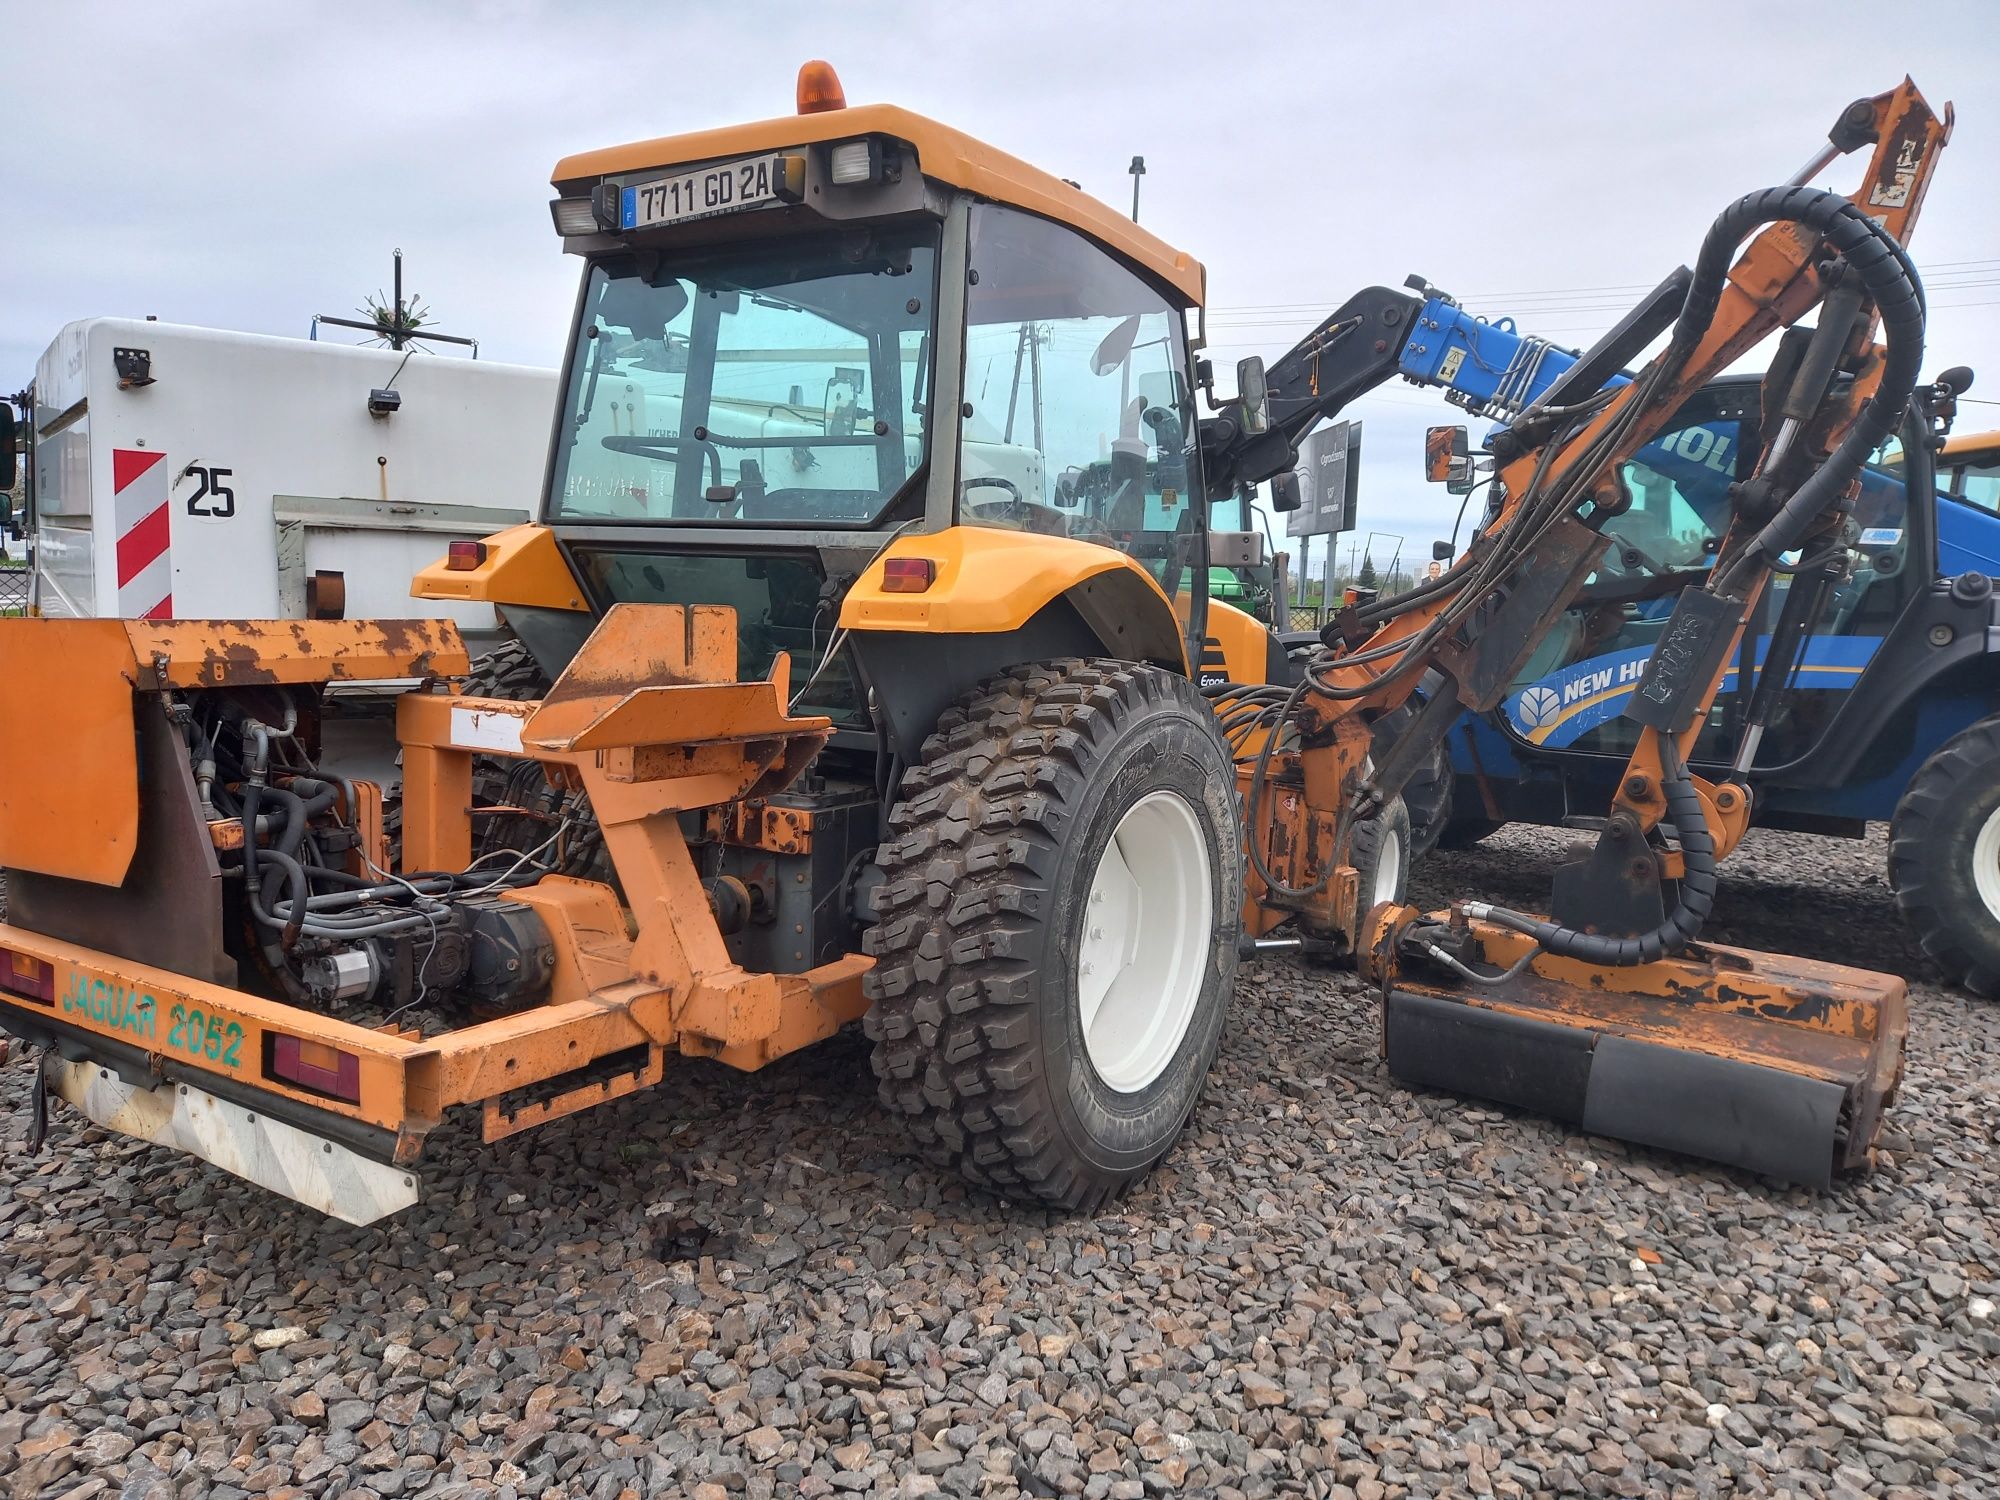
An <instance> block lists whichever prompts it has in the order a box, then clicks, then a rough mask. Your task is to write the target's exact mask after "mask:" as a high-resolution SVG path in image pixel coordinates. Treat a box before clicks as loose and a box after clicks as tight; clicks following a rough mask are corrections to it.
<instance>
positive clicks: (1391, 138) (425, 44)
mask: <svg viewBox="0 0 2000 1500" xmlns="http://www.w3.org/2000/svg"><path fill="white" fill-rule="evenodd" d="M0 19H4V26H0V37H4V41H0V108H4V111H5V119H6V122H7V129H6V137H7V142H8V146H7V149H6V151H5V152H4V153H3V154H0V183H4V185H5V189H6V191H5V192H4V194H0V204H4V211H0V271H4V275H5V281H6V285H5V291H4V295H0V390H13V389H16V388H18V387H19V386H21V385H23V384H25V383H26V382H27V380H28V379H29V378H30V376H31V375H32V373H33V369H34V362H35V359H36V357H37V356H38V355H39V354H40V352H41V351H42V349H43V348H44V347H45V346H46V345H47V344H48V343H49V341H50V340H51V339H53V338H54V336H55V334H56V331H57V330H58V329H59V328H60V327H61V326H62V325H63V324H64V323H66V322H69V321H71V320H73V319H76V318H83V317H89V316H93V315H102V314H124V315H131V316H141V315H144V314H147V313H155V314H158V315H159V316H160V317H161V318H162V319H166V320H170V321H175V322H186V323H199V324H207V325H213V326H217V327H224V328H236V329H245V330H250V331H254V332H264V333H282V334H290V335H296V336H303V335H304V333H305V331H306V328H307V324H308V321H309V319H310V318H311V316H312V314H314V313H316V312H326V313H348V312H351V311H352V310H354V309H355V308H357V307H358V306H359V305H360V304H361V302H362V300H363V298H364V297H365V296H367V295H368V294H370V293H373V292H375V291H376V290H377V289H378V288H382V287H385V286H386V283H387V280H388V263H389V252H390V249H391V247H393V246H397V245H400V246H401V247H403V249H404V251H405V253H406V255H407V257H408V276H407V285H408V286H409V287H411V288H414V289H415V290H416V291H417V292H419V293H421V295H422V296H423V298H424V300H425V301H426V302H428V303H429V304H430V306H431V308H432V310H433V311H434V313H435V315H436V317H437V318H438V320H439V324H438V326H439V327H441V328H443V329H445V330H446V331H451V332H460V333H468V334H472V335H475V336H476V337H478V338H479V339H480V341H481V345H482V349H483V351H484V354H485V355H486V356H487V357H490V358H496V359H506V360H514V361H519V362H523V363H529V364H543V365H553V364H554V363H556V362H557V361H558V359H559V358H560V354H561V346H562V341H563V337H564V332H565V326H566V324H567V321H568V318H569V316H570V310H571V305H572V301H573V298H574V294H575V286H576V277H577V273H578V265H577V262H575V261H574V260H571V259H568V258H566V257H564V256H563V255H561V254H560V252H559V250H558V245H557V240H556V237H555V234H554V231H553V229H552V228H551V226H550V221H549V213H548V206H547V205H548V199H549V196H550V194H549V191H548V188H547V182H548V177H549V172H550V169H551V167H552V166H553V165H554V163H555V161H556V159H557V158H558V157H559V156H561V155H563V154H564V153H567V152H570V151H574V150H578V149H582V148H588V147H593V146H601V145H607V144H611V143H614V142H618V141H623V140H628V139H635V138H643V137H648V136H653V135H661V134H668V133H673V132H679V131H684V130H691V129H697V128H701V127H705V126H712V125H718V124H723V123H728V122H733V121H739V120H746V119H757V118H763V117H766V116H770V115H774V114H785V113H789V112H790V111H791V107H792V82H793V75H794V72H795V70H796V68H797V65H798V63H799V62H800V61H801V60H803V59H805V58H807V57H813V56H820V57H825V58H827V59H829V60H831V61H832V62H833V63H834V65H835V66H836V68H837V69H838V70H839V72H840V76H841V78H842V80H843V81H844V83H845V85H846V90H847V97H848V98H849V100H850V101H852V102H855V103H861V102H866V101H886V102H893V103H897V104H901V105H903V106H905V107H908V108H911V109H915V110H917V111H920V112H922V113H925V114H929V115H933V116H935V117H937V118H939V119H941V120H944V121H946V122H948V123H951V124H953V125H956V126H958V127H959V128H961V129H964V130H967V131H969V132H971V133H972V134H974V135H977V136H981V137H983V138H985V139H987V140H989V141H991V142H992V143H994V144H995V145H998V146H1000V147H1003V148H1005V149H1007V150H1009V151H1012V152H1014V153H1016V154H1017V155H1020V156H1023V157H1025V158H1027V159H1028V160H1030V161H1032V162H1035V163H1036V164H1038V165H1040V166H1043V167H1045V168H1047V169H1049V170H1051V171H1053V172H1055V173H1057V174H1058V175H1060V176H1065V177H1072V178H1075V179H1077V180H1079V181H1080V182H1082V183H1083V185H1084V187H1085V188H1086V189H1088V190H1090V191H1092V192H1094V193H1096V194H1097V195H1098V196H1100V197H1102V198H1104V199H1106V200H1107V201H1109V202H1111V203H1114V204H1117V205H1120V206H1121V207H1124V206H1129V203H1130V191H1131V182H1130V179H1129V178H1128V177H1127V176H1126V164H1127V163H1128V162H1129V161H1130V159H1131V157H1132V156H1133V155H1134V154H1135V153H1142V154H1143V155H1144V156H1145V158H1146V162H1147V166H1148V168H1149V172H1148V175H1147V177H1146V179H1145V184H1144V192H1143V198H1142V202H1141V209H1140V217H1141V218H1142V220H1144V222H1146V223H1147V224H1148V225H1149V226H1150V227H1151V228H1153V229H1154V230H1155V231H1157V232H1158V233H1160V234H1162V235H1164V236H1165V237H1166V238H1168V239H1169V240H1171V241H1173V242H1175V243H1177V244H1179V245H1182V246H1184V247H1186V248H1187V249H1189V250H1191V251H1192V252H1193V253H1195V254H1196V255H1197V256H1199V257H1200V258H1201V259H1202V260H1204V261H1205V262H1206V263H1207V265H1208V271H1209V288H1210V301H1211V305H1212V308H1213V313H1212V317H1211V324H1210V327H1211V338H1212V341H1213V346H1214V352H1215V355H1216V359H1217V363H1218V366H1219V367H1222V368H1226V367H1227V366H1228V365H1229V364H1231V363H1233V361H1234V360H1236V359H1237V358H1239V357H1241V356H1242V355H1245V354H1251V353H1262V354H1265V355H1266V356H1275V355H1277V354H1279V353H1281V352H1283V350H1284V349H1285V348H1286V347H1288V346H1289V345H1290V343H1291V342H1292V341H1293V340H1294V339H1295V338H1296V337H1297V336H1299V335H1300V334H1302V333H1304V332H1305V331H1306V330H1307V329H1309V328H1310V327H1311V326H1312V325H1313V324H1314V323H1315V322H1316V321H1318V318H1319V317H1320V316H1322V315H1323V314H1324V313H1325V312H1326V311H1329V310H1331V309H1332V308H1333V307H1334V306H1336V305H1338V304H1339V303H1340V302H1341V301H1343V300H1344V299H1345V298H1346V297H1347V296H1348V295H1349V294H1350V293H1351V292H1353V291H1354V290H1356V289H1358V288H1359V287H1362V286H1364V285H1367V284H1370V283H1374V282H1381V283H1385V284H1388V285H1392V286H1393V285H1397V284H1400V282H1401V281H1402V278H1403V277H1404V276H1405V275H1407V274H1408V273H1410V272H1421V273H1422V274H1424V275H1425V276H1427V277H1428V278H1429V279H1430V280H1431V281H1432V282H1434V283H1435V284H1437V285H1439V286H1441V287H1443V288H1445V289H1447V290H1449V291H1451V292H1453V293H1455V294H1457V295H1458V296H1459V297H1460V298H1461V299H1462V300H1464V301H1465V302H1466V303H1467V304H1468V305H1469V306H1470V307H1472V308H1473V309H1474V310H1476V311H1478V312H1481V313H1485V314H1488V315H1490V316H1495V317H1498V316H1502V315H1511V316H1513V317H1515V318H1516V319H1517V320H1518V321H1519V322H1520V323H1521V325H1522V326H1523V327H1524V328H1525V329H1527V330H1528V331H1532V332H1538V333H1542V334H1545V335H1548V336H1551V337H1554V338H1557V339H1558V340H1560V341H1564V342H1571V343H1575V344H1584V343H1587V342H1588V341H1589V340H1590V339H1591V338H1592V337H1594V336H1595V335H1596V334H1597V333H1599V332H1601V331H1603V329H1605V328H1606V327H1608V326H1609V325H1610V324H1611V323H1612V322H1613V321H1615V319H1616V317H1617V316H1618V314H1619V313H1620V312H1622V311H1623V310H1624V308H1625V307H1626V306H1627V305H1629V301H1630V300H1631V299H1632V298H1633V297H1635V296H1636V295H1637V294H1638V292H1639V291H1641V290H1643V289H1644V288H1646V287H1650V286H1651V285H1653V284H1654V283H1656V282H1657V281H1658V280H1659V279H1660V278H1661V277H1662V276H1663V275H1665V274H1666V273H1667V272H1668V271H1669V270H1671V269H1672V268H1673V267H1674V266H1675V265H1677V264H1680V263H1681V262H1683V261H1687V260H1690V259H1692V258H1693V255H1694V253H1695V250H1696V247H1697V246H1698V245H1699V243H1700V239H1701V236H1702V233H1703V231H1704V230H1705V228H1706V227H1707V225H1708V224H1709V222H1710V221H1711V220H1712V219H1713V217H1714V216H1715V214H1716V213H1717V212H1718V211H1719V210H1720V209H1721V208H1722V207H1724V206H1725V205H1726V204H1727V203H1729V202H1730V201H1731V200H1732V199H1734V198H1735V197H1737V196H1738V195H1739V194H1741V193H1743V192H1745V191H1747V190H1749V189H1752V188H1758V187H1765V186H1769V185H1771V184H1773V183H1776V182H1779V181H1782V180H1783V179H1785V178H1786V177H1789V176H1790V175H1791V174H1792V173H1793V172H1794V171H1795V170H1796V169H1797V168H1798V167H1799V166H1800V165H1801V164H1802V163H1803V162H1804V161H1805V160H1806V159H1807V158H1808V157H1810V156H1811V155H1812V154H1813V152H1814V150H1815V148H1816V146H1817V144H1818V143H1819V142H1821V141H1822V140H1823V139H1824V136H1825V133H1826V130H1827V128H1828V126H1830V125H1831V124H1832V122H1833V120H1834V118H1835V116H1836V115H1837V114H1838V112H1839V111H1840V109H1841V107H1842V106H1844V105H1845V104H1846V103H1848V102H1849V101H1850V100H1851V99H1853V98H1855V97H1856V96H1858V95H1863V94H1872V93H1877V92H1880V91H1882V90H1884V89H1887V88H1890V87H1892V86H1893V85H1894V84H1895V83H1896V82H1898V80H1899V79H1900V78H1901V77H1902V76H1903V74H1904V73H1906V72H1907V73H1909V74H1911V75H1912V76H1914V77H1915V79H1916V80H1917V82H1918V83H1919V85H1921V86H1922V88H1923V89H1924V91H1925V93H1926V95H1927V96H1928V98H1929V99H1930V101H1931V103H1932V104H1933V106H1935V107H1937V108H1940V109H1942V107H1943V105H1944V103H1945V101H1946V100H1955V101H1956V102H1957V103H1958V105H1959V106H1960V112H1961V118H1960V120H1959V123H1958V130H1957V133H1956V135H1955V137H1954V139H1953V142H1952V144H1951V146H1950V148H1949V149H1948V150H1947V152H1946V153H1945V156H1944V162H1943V166H1942V167H1941V168H1940V170H1939V172H1938V175H1937V178H1936V181H1935V185H1934V188H1933V191H1932V193H1931V196H1930V199H1929V201H1928V203H1927V205H1926V208H1925V211H1924V216H1923V221H1922V223H1921V225H1920V226H1919V229H1918V232H1917V235H1916V239H1915V244H1914V247H1913V248H1914V252H1915V256H1916V259H1917V262H1918V264H1919V265H1920V267H1922V268H1923V270H1924V272H1925V276H1926V282H1927V284H1928V286H1929V289H1930V305H1931V309H1932V324H1931V351H1932V352H1931V354H1930V355H1929V357H1928V359H1927V362H1926V372H1927V373H1929V372H1931V371H1934V370H1935V369H1937V368H1941V367H1942V366H1944V365H1947V364H1955V363H1969V364H1971V365H1973V366H1974V367H1975V368H1980V369H1984V370H1985V371H1986V378H1985V379H1984V381H1983V382H1982V385H1981V387H1980V388H1978V389H1976V390H1975V392H1974V394H1975V395H1976V396H1982V397H1985V398H1987V399H1989V400H1992V399H2000V358H1996V357H1994V356H1993V355H1991V354H1989V353H1988V351H1989V349H1993V348H1995V338H1994V335H1995V333H1996V331H2000V191H1996V187H2000V87H1996V83H1995V80H1996V79H2000V5H1996V4H1994V3H1992V0H1964V3H1951V0H1932V3H1927V4H1925V5H1922V6H1916V7H1905V8H1897V7H1890V6H1884V5H1881V4H1879V3H1870V4H1858V3H1847V0H1815V3H1811V4H1793V5H1772V4H1749V3H1744V0H1732V3H1727V4H1716V3H1705V0H1675V3H1632V4H1625V5H1607V4H1603V3H1597V4H1584V5H1560V4H1539V3H1534V0H1529V3H1525V4H1520V5H1515V6H1511V7H1506V8H1495V7H1486V6H1475V5H1459V4H1440V3H1424V0H1418V3H1403V4H1397V5H1381V6H1360V5H1353V4H1347V5H1333V4H1318V5H1296V6H1294V5H1287V4H1275V3H1267V4H1262V5H1256V6H1244V7H1238V6H1229V5H1215V4H1203V5H1199V6H1195V5H1182V4H1178V3H1173V0H1154V3H1152V4H1147V5H1132V4H1120V5H1115V6H1114V5H1084V4H1079V3H1077V0H1065V3H1044V0H1009V3H1007V4H1005V5H1001V6H982V7H973V6H963V5H946V4H935V3H932V4H908V5H903V4H870V3H854V4H849V5H845V6H829V5H824V4H814V5H775V4H757V3H751V0H732V3H727V4H692V3H680V4H663V3H657V0H656V3H651V4H643V3H640V4H635V3H627V0H595V3H592V4H590V5H588V6H583V5H573V6H558V5H555V4H533V3H515V4H480V5H444V4H432V5H421V4H418V5H410V4H405V5H395V6H378V5H370V4H362V3H354V0H342V3H339V4H303V3H300V4H291V3H286V4H275V5H274V4H269V3H263V4H247V3H222V0H214V3H195V0H175V3H172V4H167V5H161V4H157V3H149V4H109V3H93V0H63V3H60V4H50V3H48V0H0ZM1857 172H1858V168H1857V167H1856V166H1855V164H1854V163H1853V161H1852V160H1850V161H1849V162H1847V163H1845V164H1837V165H1836V166H1835V167H1834V168H1832V169H1831V170H1830V171H1829V172H1828V173H1826V174H1824V175H1823V176H1822V178H1821V179H1820V181H1821V182H1822V183H1823V184H1825V185H1829V186H1834V187H1838V188H1840V189H1841V190H1843V191H1845V190H1848V189H1850V188H1851V187H1852V186H1853V184H1854V181H1855V180H1856V177H1857ZM1349 415H1352V416H1358V417H1362V418H1364V419H1365V421H1366V424H1367V428H1366V430H1367V442H1366V445H1365V448H1364V453H1365V460H1364V466H1363V477H1362V491H1361V493H1362V501H1361V526H1362V528H1363V530H1364V531H1370V530H1372V531H1376V532H1382V533H1387V534H1401V535H1403V536H1405V537H1407V538H1408V542H1407V550H1406V556H1410V555H1416V556H1419V557H1424V558H1427V557H1428V553H1429V543H1430V541H1431V539H1432V538H1433V537H1436V536H1441V535H1444V534H1446V533H1448V532H1449V530H1450V528H1451V514H1452V510H1453V509H1454V508H1455V502H1449V501H1447V500H1446V497H1445V496H1444V495H1443V493H1442V491H1441V490H1439V489H1434V488H1432V487H1430V486H1427V485H1425V484H1424V483H1423V482H1422V479H1421V475H1420V468H1421V464H1420V455H1419V448H1420V441H1421V430H1422V428H1423V427H1424V426H1426V425H1427V424H1429V423H1431V422H1435V421H1448V420H1452V419H1453V416H1454V415H1455V414H1454V413H1452V412H1451V411H1450V409H1448V408H1445V407H1443V406H1442V405H1441V404H1440V403H1439V402H1438V400H1437V398H1436V397H1435V396H1433V395H1430V394H1428V393H1425V392H1420V391H1417V390H1415V389H1413V388H1411V387H1408V386H1402V385H1398V386H1395V387H1392V388H1390V389H1387V390H1384V391H1383V392H1382V393H1380V394H1378V395H1375V396H1371V397H1368V398H1366V399H1365V400H1363V401H1361V402H1358V403H1356V405H1355V406H1354V407H1352V408H1351V409H1350V411H1349ZM1971 416H1972V420H1971V421H1968V422H1967V423H1965V424H1964V425H1968V426H1969V425H1973V424H1974V422H1976V423H1978V424H1979V425H2000V407H1995V406H1979V407H1973V408H1971ZM1394 545H1395V544H1394V543H1393V542H1390V541H1378V542H1377V543H1376V547H1375V551H1376V556H1377V560H1378V562H1384V563H1386V561H1387V555H1388V553H1389V552H1391V551H1392V550H1393V549H1394Z"/></svg>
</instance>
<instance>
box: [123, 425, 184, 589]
mask: <svg viewBox="0 0 2000 1500" xmlns="http://www.w3.org/2000/svg"><path fill="white" fill-rule="evenodd" d="M166 458H167V455H166V454H164V453H155V452H149V451H148V450H146V449H144V448H113V449H112V450H111V495H112V503H113V506H114V507H115V513H116V514H115V519H116V521H117V531H118V613H119V614H120V615H121V616H122V617H123V618H125V619H128V620H134V619H137V620H166V619H171V618H172V617H173V613H174V563H173V552H172V549H171V547H170V546H169V544H168V536H167V464H166Z"/></svg>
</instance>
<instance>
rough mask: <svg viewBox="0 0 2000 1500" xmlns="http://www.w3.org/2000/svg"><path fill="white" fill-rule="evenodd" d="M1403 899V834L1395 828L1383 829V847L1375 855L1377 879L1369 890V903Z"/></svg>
mask: <svg viewBox="0 0 2000 1500" xmlns="http://www.w3.org/2000/svg"><path fill="white" fill-rule="evenodd" d="M1402 899H1403V836H1402V834H1400V833H1398V832H1396V831H1395V830H1394V829H1384V830H1383V831H1382V847H1381V848H1380V849H1379V850H1378V851H1377V852H1376V855H1375V881H1374V884H1373V885H1372V886H1370V888H1369V891H1368V904H1369V905H1370V906H1380V905H1381V904H1382V903H1383V902H1384V901H1401V900H1402Z"/></svg>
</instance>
